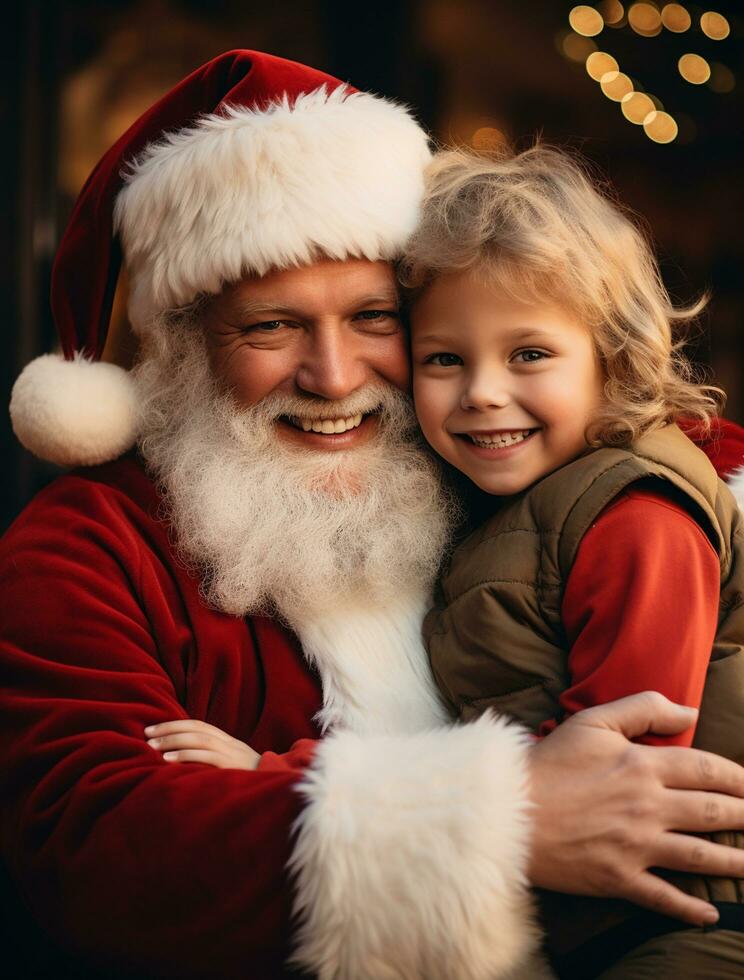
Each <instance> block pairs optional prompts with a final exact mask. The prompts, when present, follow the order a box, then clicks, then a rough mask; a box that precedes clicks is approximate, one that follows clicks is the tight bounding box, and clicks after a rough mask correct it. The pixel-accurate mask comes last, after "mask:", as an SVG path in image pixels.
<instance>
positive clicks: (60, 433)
mask: <svg viewBox="0 0 744 980" xmlns="http://www.w3.org/2000/svg"><path fill="white" fill-rule="evenodd" d="M10 417H11V420H12V423H13V431H14V432H15V434H16V436H17V437H18V440H19V441H20V442H21V443H22V444H23V445H24V446H25V447H26V449H28V450H29V451H30V452H32V453H33V454H34V455H35V456H38V457H40V458H41V459H46V460H48V461H49V462H50V463H56V464H57V465H58V466H95V465H97V464H98V463H105V462H108V461H109V460H111V459H116V457H117V456H121V454H122V453H124V452H126V451H127V450H128V449H130V448H131V447H132V446H133V445H134V443H135V440H136V438H137V419H138V412H137V400H136V397H135V389H134V385H133V384H132V380H131V378H130V377H129V374H128V373H127V372H126V371H125V370H124V369H123V368H120V367H117V366H116V365H115V364H108V363H105V362H103V361H89V360H87V359H86V358H85V357H84V356H83V355H81V354H76V355H75V359H74V360H72V361H65V360H64V359H63V358H62V357H61V356H60V355H59V354H43V355H42V356H41V357H37V358H36V360H34V361H31V363H30V364H28V365H27V366H26V367H25V368H24V369H23V371H22V372H21V375H20V377H19V378H18V380H17V381H16V383H15V385H14V386H13V393H12V395H11V398H10Z"/></svg>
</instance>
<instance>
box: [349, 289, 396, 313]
mask: <svg viewBox="0 0 744 980" xmlns="http://www.w3.org/2000/svg"><path fill="white" fill-rule="evenodd" d="M381 303H387V304H392V305H393V306H395V307H397V306H398V304H399V303H400V298H399V296H398V294H397V293H396V291H395V290H394V289H382V290H380V292H379V293H372V294H371V295H369V296H362V297H361V299H355V300H354V302H353V303H352V304H351V305H352V306H356V307H358V308H360V309H361V307H363V306H366V307H370V306H375V305H378V306H379V305H380V304H381Z"/></svg>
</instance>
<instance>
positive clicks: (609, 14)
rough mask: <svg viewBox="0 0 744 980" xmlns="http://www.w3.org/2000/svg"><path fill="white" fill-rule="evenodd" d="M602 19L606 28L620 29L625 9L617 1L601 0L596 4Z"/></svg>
mask: <svg viewBox="0 0 744 980" xmlns="http://www.w3.org/2000/svg"><path fill="white" fill-rule="evenodd" d="M597 6H598V9H599V12H600V14H601V15H602V19H603V20H604V22H605V24H607V26H608V27H621V26H622V23H623V18H624V17H625V8H624V7H623V5H622V4H621V3H619V0H602V3H600V4H598V5H597Z"/></svg>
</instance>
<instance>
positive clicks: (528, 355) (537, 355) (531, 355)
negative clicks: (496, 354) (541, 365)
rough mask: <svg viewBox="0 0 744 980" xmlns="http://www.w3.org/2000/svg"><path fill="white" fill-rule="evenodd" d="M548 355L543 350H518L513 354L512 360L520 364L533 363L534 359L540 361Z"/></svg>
mask: <svg viewBox="0 0 744 980" xmlns="http://www.w3.org/2000/svg"><path fill="white" fill-rule="evenodd" d="M548 356H549V355H548V354H546V353H545V351H544V350H520V351H517V353H516V354H514V356H513V357H512V360H513V361H518V362H519V363H521V364H534V362H535V361H542V360H544V359H545V358H546V357H548Z"/></svg>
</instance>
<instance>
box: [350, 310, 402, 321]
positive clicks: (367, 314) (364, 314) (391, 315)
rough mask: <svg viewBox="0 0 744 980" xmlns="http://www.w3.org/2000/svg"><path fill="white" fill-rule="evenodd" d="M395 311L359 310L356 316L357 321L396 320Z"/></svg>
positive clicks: (396, 312) (396, 314) (396, 313)
mask: <svg viewBox="0 0 744 980" xmlns="http://www.w3.org/2000/svg"><path fill="white" fill-rule="evenodd" d="M399 315H400V314H399V313H398V311H397V310H361V311H360V312H359V313H357V314H356V319H357V320H387V319H395V320H397V319H398V316H399Z"/></svg>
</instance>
